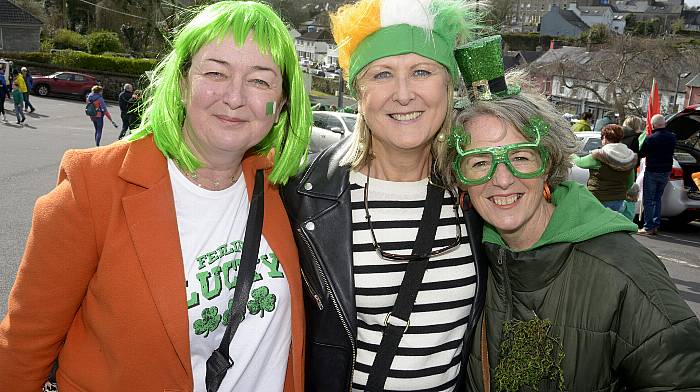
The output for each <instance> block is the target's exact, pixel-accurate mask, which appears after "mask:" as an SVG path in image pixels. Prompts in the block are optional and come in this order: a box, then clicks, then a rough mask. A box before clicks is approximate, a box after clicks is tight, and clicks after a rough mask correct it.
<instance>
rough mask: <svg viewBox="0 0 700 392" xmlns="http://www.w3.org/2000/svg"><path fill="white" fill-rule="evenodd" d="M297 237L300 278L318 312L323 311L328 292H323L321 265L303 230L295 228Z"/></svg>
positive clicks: (323, 279)
mask: <svg viewBox="0 0 700 392" xmlns="http://www.w3.org/2000/svg"><path fill="white" fill-rule="evenodd" d="M296 230H297V236H298V237H299V238H300V239H301V244H299V245H300V246H299V264H300V266H301V277H302V279H303V280H304V287H306V292H307V293H308V294H309V296H310V297H311V299H313V302H314V303H315V304H316V307H318V309H319V310H323V308H324V307H325V304H326V300H327V299H328V292H327V290H325V287H326V286H325V285H324V284H323V282H325V277H324V276H323V272H321V265H320V262H319V260H318V257H317V256H316V252H315V251H314V249H313V247H312V245H311V241H310V240H309V237H308V236H307V235H306V233H305V232H304V230H302V229H301V228H297V229H296Z"/></svg>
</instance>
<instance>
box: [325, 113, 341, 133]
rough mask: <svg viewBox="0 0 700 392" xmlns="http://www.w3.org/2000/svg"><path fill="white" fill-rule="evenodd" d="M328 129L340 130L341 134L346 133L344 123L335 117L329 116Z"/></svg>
mask: <svg viewBox="0 0 700 392" xmlns="http://www.w3.org/2000/svg"><path fill="white" fill-rule="evenodd" d="M327 124H328V128H326V129H331V128H338V129H340V131H341V132H345V128H343V123H341V122H340V120H338V118H336V117H335V116H328V123H327Z"/></svg>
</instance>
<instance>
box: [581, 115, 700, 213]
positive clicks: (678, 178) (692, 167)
mask: <svg viewBox="0 0 700 392" xmlns="http://www.w3.org/2000/svg"><path fill="white" fill-rule="evenodd" d="M681 113H682V112H681ZM674 117H675V116H674ZM676 121H678V120H676ZM686 122H687V125H686V126H685V127H681V124H680V123H676V124H675V126H676V127H677V128H673V126H674V121H673V117H672V118H670V119H669V120H668V128H669V129H672V130H673V131H674V133H676V136H677V138H678V142H677V146H676V152H675V154H674V159H673V168H672V170H671V178H670V180H669V182H668V184H666V188H665V189H664V194H663V197H662V199H661V204H662V205H661V217H663V218H669V219H671V220H673V221H674V222H677V223H687V222H690V221H692V220H694V219H697V218H699V217H700V192H698V188H697V186H696V185H695V184H694V183H693V182H692V180H691V179H690V175H691V174H692V173H693V172H695V171H699V169H698V167H699V164H698V163H699V162H700V149H698V130H700V117H698V122H697V123H696V124H695V125H693V123H692V122H690V121H686ZM689 126H690V127H692V126H695V127H697V129H696V130H695V132H694V134H690V136H688V134H689V133H690V130H688V128H687V127H689ZM683 130H685V132H684V131H683ZM691 130H692V129H691ZM693 135H694V139H693ZM576 136H577V138H578V140H579V150H578V152H577V155H579V156H584V155H587V154H589V153H590V152H591V151H592V150H595V149H597V148H600V147H601V146H602V143H601V140H600V133H598V132H578V133H576ZM692 140H694V142H691V144H692V145H689V144H688V141H692ZM588 175H589V171H588V169H581V168H579V167H577V166H574V167H573V168H572V169H571V172H570V174H569V179H570V180H574V181H576V182H578V183H581V184H583V185H586V183H587V181H588ZM642 177H643V173H640V178H638V179H637V183H638V184H639V185H640V186H641V185H642ZM641 192H642V193H643V192H644V189H643V188H642V190H641ZM641 210H642V194H641V193H640V195H639V201H638V202H637V208H636V211H637V214H639V213H640V211H641Z"/></svg>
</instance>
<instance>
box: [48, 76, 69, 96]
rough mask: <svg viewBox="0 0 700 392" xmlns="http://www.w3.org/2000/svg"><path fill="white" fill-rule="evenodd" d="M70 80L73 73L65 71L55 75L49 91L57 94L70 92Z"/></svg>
mask: <svg viewBox="0 0 700 392" xmlns="http://www.w3.org/2000/svg"><path fill="white" fill-rule="evenodd" d="M72 80H73V75H72V74H69V73H66V72H63V73H60V74H58V75H56V76H55V77H54V78H53V85H52V86H51V91H52V92H54V93H58V94H65V93H70V89H71V81H72Z"/></svg>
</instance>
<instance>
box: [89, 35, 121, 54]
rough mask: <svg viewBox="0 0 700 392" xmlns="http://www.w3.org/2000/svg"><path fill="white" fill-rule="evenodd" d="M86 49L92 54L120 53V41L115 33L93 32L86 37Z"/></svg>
mask: <svg viewBox="0 0 700 392" xmlns="http://www.w3.org/2000/svg"><path fill="white" fill-rule="evenodd" d="M86 41H87V49H88V52H90V53H92V54H100V53H103V52H122V51H123V50H124V48H123V47H122V43H121V41H119V37H118V36H117V34H116V33H113V32H111V31H95V32H92V33H90V34H88V35H87V37H86Z"/></svg>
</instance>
